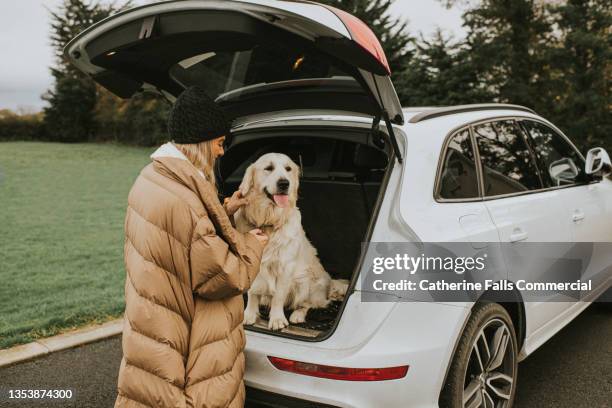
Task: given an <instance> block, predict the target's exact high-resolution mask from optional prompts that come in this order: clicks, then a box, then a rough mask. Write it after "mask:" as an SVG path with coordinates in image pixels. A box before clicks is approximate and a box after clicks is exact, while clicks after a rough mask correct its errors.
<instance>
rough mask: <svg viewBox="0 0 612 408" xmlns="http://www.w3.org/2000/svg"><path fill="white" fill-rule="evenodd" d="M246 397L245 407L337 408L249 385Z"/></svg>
mask: <svg viewBox="0 0 612 408" xmlns="http://www.w3.org/2000/svg"><path fill="white" fill-rule="evenodd" d="M246 399H247V400H246V408H338V407H336V406H333V405H327V404H321V403H320V402H313V401H306V400H302V399H298V398H293V397H288V396H286V395H282V394H275V393H273V392H268V391H263V390H258V389H257V388H251V387H246Z"/></svg>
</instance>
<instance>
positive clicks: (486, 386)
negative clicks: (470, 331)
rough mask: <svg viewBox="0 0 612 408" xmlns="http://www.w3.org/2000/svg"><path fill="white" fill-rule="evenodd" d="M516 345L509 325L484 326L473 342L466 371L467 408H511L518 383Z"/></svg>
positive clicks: (495, 322) (497, 321)
mask: <svg viewBox="0 0 612 408" xmlns="http://www.w3.org/2000/svg"><path fill="white" fill-rule="evenodd" d="M515 359H516V352H515V345H514V341H513V338H512V334H511V333H510V329H509V328H508V326H507V324H506V323H505V322H504V321H502V320H500V319H497V318H495V319H491V320H489V321H488V322H487V323H485V324H484V325H483V326H482V328H481V329H480V331H479V332H478V335H477V336H476V338H475V339H474V342H473V344H472V347H471V350H470V356H469V360H468V364H467V367H466V371H465V377H464V388H463V407H464V408H508V407H509V406H510V405H509V404H510V399H511V396H512V389H513V387H514V385H515V384H514V383H515V376H516V373H515V368H514V367H515Z"/></svg>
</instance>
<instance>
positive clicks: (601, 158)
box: [584, 147, 612, 177]
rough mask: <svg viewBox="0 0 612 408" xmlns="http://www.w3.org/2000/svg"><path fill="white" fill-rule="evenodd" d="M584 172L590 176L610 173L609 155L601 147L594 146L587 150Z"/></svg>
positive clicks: (601, 175)
mask: <svg viewBox="0 0 612 408" xmlns="http://www.w3.org/2000/svg"><path fill="white" fill-rule="evenodd" d="M584 167H585V169H584V170H585V172H586V174H588V175H591V176H597V177H604V176H607V175H608V174H610V173H612V163H611V162H610V156H609V155H608V152H606V150H605V149H604V148H603V147H595V148H593V149H591V150H589V151H588V152H587V157H586V164H585V166H584Z"/></svg>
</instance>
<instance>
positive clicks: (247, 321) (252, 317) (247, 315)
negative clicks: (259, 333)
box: [242, 310, 257, 326]
mask: <svg viewBox="0 0 612 408" xmlns="http://www.w3.org/2000/svg"><path fill="white" fill-rule="evenodd" d="M256 321H257V313H251V312H249V311H248V310H245V311H244V319H243V320H242V324H244V325H245V326H250V325H252V324H255V322H256Z"/></svg>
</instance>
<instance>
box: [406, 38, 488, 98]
mask: <svg viewBox="0 0 612 408" xmlns="http://www.w3.org/2000/svg"><path fill="white" fill-rule="evenodd" d="M398 89H399V90H400V92H401V93H400V94H399V96H400V99H401V100H402V103H403V104H405V105H408V106H444V105H460V104H466V103H478V102H487V101H490V100H491V99H492V98H493V95H492V94H491V93H490V92H489V91H488V90H487V88H486V86H483V84H481V83H479V81H478V77H477V75H476V73H475V71H474V70H473V69H472V63H471V54H470V52H469V49H467V48H466V46H465V44H463V43H462V42H456V41H452V40H451V39H449V38H445V37H444V35H443V34H442V31H440V30H438V31H437V32H436V33H435V34H434V36H433V38H432V39H431V40H425V39H424V38H421V39H420V40H419V41H418V42H416V49H415V51H414V55H413V57H412V59H411V60H410V61H409V63H408V65H407V67H406V69H405V71H404V72H403V73H402V75H400V78H399V86H398Z"/></svg>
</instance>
